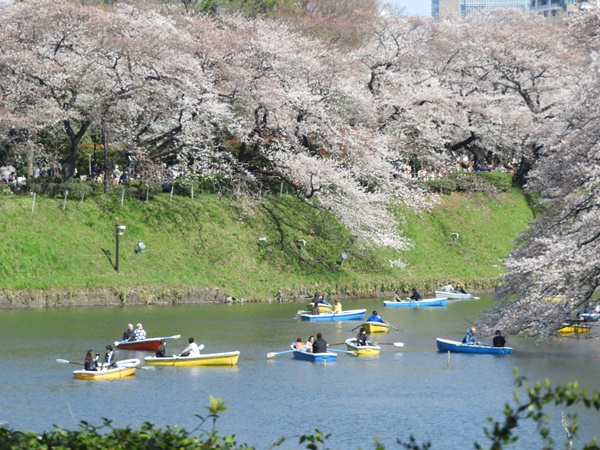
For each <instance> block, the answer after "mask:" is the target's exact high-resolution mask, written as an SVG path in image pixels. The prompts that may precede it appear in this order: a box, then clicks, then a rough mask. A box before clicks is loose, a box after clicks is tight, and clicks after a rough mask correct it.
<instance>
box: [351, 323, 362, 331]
mask: <svg viewBox="0 0 600 450" xmlns="http://www.w3.org/2000/svg"><path fill="white" fill-rule="evenodd" d="M363 325H364V323H361V324H360V325H359V326H357V327H354V328H352V329H351V330H350V331H354V330H357V329H358V328H360V327H362V326H363Z"/></svg>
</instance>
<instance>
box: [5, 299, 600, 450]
mask: <svg viewBox="0 0 600 450" xmlns="http://www.w3.org/2000/svg"><path fill="white" fill-rule="evenodd" d="M489 300H490V299H489V298H487V297H486V298H483V299H482V300H480V301H465V302H454V303H450V304H449V305H448V306H447V307H446V308H431V309H425V308H421V309H419V310H412V309H404V308H385V307H384V306H383V303H382V301H381V300H374V299H356V300H344V302H343V304H344V308H345V309H358V308H367V313H368V314H370V312H371V311H372V310H373V309H377V310H378V311H379V313H380V315H381V316H382V317H383V318H384V319H386V320H387V321H389V322H390V323H391V324H392V325H394V326H396V327H397V328H398V329H399V330H400V331H399V332H396V331H390V332H389V333H387V334H383V335H376V337H375V338H374V340H376V341H379V342H388V343H391V342H404V344H405V345H404V347H401V348H400V347H395V346H393V345H384V346H382V352H381V356H379V357H374V358H357V357H354V356H350V355H344V354H340V355H338V358H337V361H336V362H335V363H327V364H312V363H308V362H303V361H297V360H294V359H293V357H292V355H291V354H289V353H287V354H282V355H277V356H275V357H274V358H271V359H267V357H266V354H267V353H268V352H277V351H283V350H287V349H288V348H289V345H290V343H291V342H293V341H295V339H296V338H297V337H301V338H302V339H304V340H305V339H307V338H308V336H309V335H311V334H312V335H316V334H317V332H322V333H323V335H324V337H325V339H326V340H328V341H329V342H330V343H333V342H343V341H344V340H345V339H346V338H349V337H354V336H355V335H356V330H354V331H352V329H353V328H355V327H356V326H357V325H359V324H360V322H353V321H349V322H332V323H313V322H302V321H300V320H299V319H298V318H297V316H296V312H297V310H298V309H300V308H299V306H301V305H300V304H294V303H291V304H285V303H284V304H271V305H269V304H243V305H240V304H236V305H210V306H182V307H161V308H159V307H147V308H122V309H118V308H77V309H69V310H59V311H56V310H48V311H0V315H1V316H2V337H3V344H4V345H3V351H2V360H1V363H0V377H1V379H2V381H3V384H4V392H3V395H2V399H1V400H0V405H1V407H2V408H1V411H2V412H1V413H0V421H7V422H8V423H9V425H10V426H11V427H13V428H16V429H21V430H26V429H27V430H40V431H41V430H48V429H51V428H52V426H53V425H54V424H56V425H58V426H61V427H63V428H67V429H74V428H76V427H77V424H78V422H79V421H81V420H86V421H89V422H91V423H93V424H97V425H99V424H100V423H101V419H102V418H103V417H106V418H110V419H111V420H113V423H114V425H115V426H133V427H138V426H139V425H141V424H142V423H143V422H146V421H148V422H151V423H153V424H155V425H156V426H160V427H164V426H167V425H180V426H182V427H184V428H186V429H188V430H192V429H194V428H195V427H196V426H197V425H198V419H197V418H195V417H194V415H195V414H199V415H205V414H206V409H205V408H204V406H205V405H207V404H208V397H209V395H214V396H216V397H221V398H222V399H223V400H224V401H225V404H226V406H227V407H228V411H227V412H226V413H224V414H223V415H222V418H221V419H219V422H218V424H217V428H218V429H219V431H220V432H221V433H234V434H236V436H237V440H238V442H243V443H248V444H250V445H253V446H255V447H256V448H258V449H262V448H267V447H268V446H269V445H270V444H273V443H274V442H276V441H277V440H278V439H279V438H281V437H286V438H287V440H286V442H285V443H284V444H283V445H282V446H281V447H278V448H298V437H299V436H301V435H302V434H307V433H312V432H313V431H314V430H315V429H316V428H318V429H319V430H322V431H325V432H328V433H332V436H331V438H330V440H329V441H328V442H329V444H328V447H329V448H336V449H341V448H344V449H357V448H359V447H362V448H365V449H367V448H373V438H374V436H375V435H377V436H378V437H379V439H380V441H381V442H382V443H384V444H385V445H386V446H387V447H388V448H393V447H394V446H395V444H394V443H395V441H396V438H402V439H403V440H404V441H406V440H408V437H409V436H410V435H411V434H412V435H414V436H415V437H416V438H417V440H418V441H419V442H423V441H431V442H432V444H433V448H445V449H463V448H469V447H472V444H473V442H475V441H477V442H480V443H483V444H486V443H487V441H486V439H485V435H484V432H483V429H484V427H485V426H487V421H486V419H487V417H488V416H493V417H495V418H496V419H500V418H501V417H502V410H503V406H504V403H506V402H510V401H511V400H512V392H513V382H514V375H513V370H514V368H515V367H517V368H518V369H519V371H520V373H521V374H523V375H525V376H527V378H528V379H530V380H538V379H544V378H549V379H550V380H551V381H552V382H556V383H565V382H567V381H572V380H574V379H577V380H579V381H580V383H581V384H582V385H583V386H586V387H588V388H589V389H595V390H600V381H599V380H598V378H597V373H598V370H599V369H600V350H599V348H598V341H596V340H592V339H580V340H576V339H569V338H561V339H551V340H549V341H547V342H544V343H537V342H535V341H533V340H520V339H516V338H510V337H509V345H511V346H512V347H514V348H515V353H514V354H513V355H508V356H492V355H460V354H452V355H451V356H450V358H449V359H448V356H447V354H444V353H439V352H437V349H436V345H435V338H436V337H445V338H449V339H457V340H460V339H461V338H462V336H463V335H464V332H465V330H466V329H467V328H468V327H470V326H471V324H472V321H473V319H474V318H475V317H476V316H477V314H478V313H479V312H480V311H481V310H482V309H483V308H484V307H485V306H486V304H487V302H489ZM137 322H142V323H143V324H144V328H145V329H146V331H147V332H148V335H149V336H151V337H158V336H171V335H175V334H181V335H182V338H181V339H180V340H168V341H167V353H177V352H180V351H181V350H182V349H183V348H184V347H185V346H186V343H187V338H188V337H190V336H193V337H194V338H195V339H196V341H197V342H198V343H202V344H204V345H205V346H206V347H205V349H204V351H203V352H204V353H212V352H224V351H231V350H240V351H241V355H240V359H239V363H238V366H237V367H234V368H231V367H224V368H214V367H213V368H182V367H156V370H138V371H137V373H136V376H135V377H131V378H129V379H124V380H114V381H105V382H92V381H82V380H75V379H74V378H73V376H72V371H73V370H76V369H77V368H78V366H75V365H71V364H58V363H56V359H57V358H63V359H67V360H70V361H74V362H81V361H82V360H83V356H84V354H85V352H86V350H88V349H90V348H91V349H94V350H96V351H98V352H100V353H103V350H102V349H103V348H104V346H105V345H106V344H108V343H112V342H113V341H115V340H117V339H119V338H120V336H121V334H122V332H123V330H124V329H125V327H126V325H127V324H128V323H137ZM339 348H344V347H343V346H340V347H339ZM144 356H146V354H145V353H143V352H126V351H119V350H117V357H118V358H119V359H127V358H131V357H139V358H143V357H144ZM579 411H580V417H579V422H580V424H581V428H582V437H583V438H585V439H586V440H589V439H590V438H591V436H592V435H593V434H594V433H595V431H596V430H595V429H596V427H597V424H598V419H599V418H600V416H599V415H598V413H593V414H591V413H589V412H587V411H585V410H579ZM560 412H561V411H554V418H553V419H552V421H551V422H550V423H551V428H552V433H553V436H554V438H555V440H557V441H559V442H562V441H563V440H564V431H563V429H562V425H561V423H560ZM522 433H523V435H522V440H520V446H521V447H520V448H538V447H539V446H540V445H539V441H536V440H535V433H536V430H535V428H534V427H523V431H522ZM536 444H537V445H536ZM576 444H577V443H576ZM579 444H581V442H579ZM576 446H577V445H576ZM579 446H581V445H579Z"/></svg>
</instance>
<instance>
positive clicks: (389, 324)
mask: <svg viewBox="0 0 600 450" xmlns="http://www.w3.org/2000/svg"><path fill="white" fill-rule="evenodd" d="M385 323H386V324H388V326H390V327H392V328H393V329H394V330H396V331H397V332H398V333H400V330H399V329H398V328H396V327H395V326H394V325H392V324H391V323H389V322H385Z"/></svg>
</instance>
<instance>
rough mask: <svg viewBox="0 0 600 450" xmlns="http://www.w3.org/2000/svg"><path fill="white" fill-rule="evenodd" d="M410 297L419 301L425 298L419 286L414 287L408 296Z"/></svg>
mask: <svg viewBox="0 0 600 450" xmlns="http://www.w3.org/2000/svg"><path fill="white" fill-rule="evenodd" d="M408 299H409V300H413V301H415V302H418V301H419V300H423V297H421V294H419V292H418V291H417V288H412V295H411V296H410V297H408Z"/></svg>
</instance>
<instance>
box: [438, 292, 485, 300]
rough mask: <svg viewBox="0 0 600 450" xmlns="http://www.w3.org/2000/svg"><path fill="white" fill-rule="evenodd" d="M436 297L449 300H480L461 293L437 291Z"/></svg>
mask: <svg viewBox="0 0 600 450" xmlns="http://www.w3.org/2000/svg"><path fill="white" fill-rule="evenodd" d="M435 296H436V297H437V298H447V299H448V300H479V297H475V296H474V295H471V294H463V293H461V292H444V291H435Z"/></svg>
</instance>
